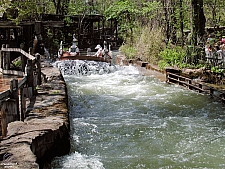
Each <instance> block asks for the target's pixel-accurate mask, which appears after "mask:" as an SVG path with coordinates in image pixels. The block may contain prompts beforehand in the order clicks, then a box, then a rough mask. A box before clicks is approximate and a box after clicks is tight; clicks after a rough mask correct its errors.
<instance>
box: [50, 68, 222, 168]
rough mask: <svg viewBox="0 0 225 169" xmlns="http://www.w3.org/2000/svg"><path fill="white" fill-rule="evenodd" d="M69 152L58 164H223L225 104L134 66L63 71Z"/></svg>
mask: <svg viewBox="0 0 225 169" xmlns="http://www.w3.org/2000/svg"><path fill="white" fill-rule="evenodd" d="M64 79H65V81H66V83H67V88H68V95H69V112H70V123H71V152H70V153H69V154H68V155H66V156H63V157H57V158H55V159H54V161H53V162H52V168H54V169H57V168H64V169H159V168H160V169H169V168H176V169H177V168H182V169H184V168H198V169H199V168H204V169H211V168H213V169H215V168H225V106H224V105H223V104H222V103H220V102H216V101H214V100H212V99H211V98H210V97H209V96H206V95H202V94H198V93H196V92H193V91H189V90H186V89H183V88H181V87H179V86H176V85H169V84H167V83H165V82H162V81H160V80H158V79H157V78H155V77H154V76H145V75H143V74H142V73H140V71H138V69H137V68H135V67H133V66H121V67H118V70H117V71H114V72H111V73H106V74H90V75H85V76H74V75H64Z"/></svg>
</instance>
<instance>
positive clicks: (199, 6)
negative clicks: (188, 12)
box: [191, 0, 206, 46]
mask: <svg viewBox="0 0 225 169" xmlns="http://www.w3.org/2000/svg"><path fill="white" fill-rule="evenodd" d="M191 5H192V9H193V15H192V21H193V24H192V27H193V32H192V44H193V45H194V46H197V44H198V38H199V39H202V38H203V36H204V34H205V23H206V19H205V15H204V11H203V0H192V1H191Z"/></svg>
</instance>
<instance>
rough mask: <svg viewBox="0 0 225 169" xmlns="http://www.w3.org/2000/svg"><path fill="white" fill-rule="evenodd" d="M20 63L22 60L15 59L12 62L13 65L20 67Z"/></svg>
mask: <svg viewBox="0 0 225 169" xmlns="http://www.w3.org/2000/svg"><path fill="white" fill-rule="evenodd" d="M21 64H22V61H21V60H17V61H15V62H13V65H14V66H15V67H20V66H21Z"/></svg>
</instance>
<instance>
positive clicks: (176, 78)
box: [166, 69, 225, 103]
mask: <svg viewBox="0 0 225 169" xmlns="http://www.w3.org/2000/svg"><path fill="white" fill-rule="evenodd" d="M170 71H171V70H170V69H168V70H166V82H167V83H170V84H177V85H179V86H182V87H185V88H186V89H189V90H194V91H197V92H198V93H205V94H209V95H210V96H212V97H215V98H217V99H219V100H221V101H222V102H223V103H225V91H222V90H217V89H215V88H213V87H211V86H208V85H207V84H204V83H201V82H196V81H194V80H193V79H189V78H186V77H184V76H180V74H179V72H177V73H175V72H170Z"/></svg>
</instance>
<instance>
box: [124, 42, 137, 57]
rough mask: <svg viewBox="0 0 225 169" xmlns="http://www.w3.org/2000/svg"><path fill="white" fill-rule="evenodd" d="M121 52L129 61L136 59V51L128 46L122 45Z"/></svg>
mask: <svg viewBox="0 0 225 169" xmlns="http://www.w3.org/2000/svg"><path fill="white" fill-rule="evenodd" d="M120 51H121V53H123V54H124V55H125V56H126V58H127V59H134V58H135V56H136V49H135V48H133V47H132V46H130V45H127V44H125V45H122V46H121V47H120Z"/></svg>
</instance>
